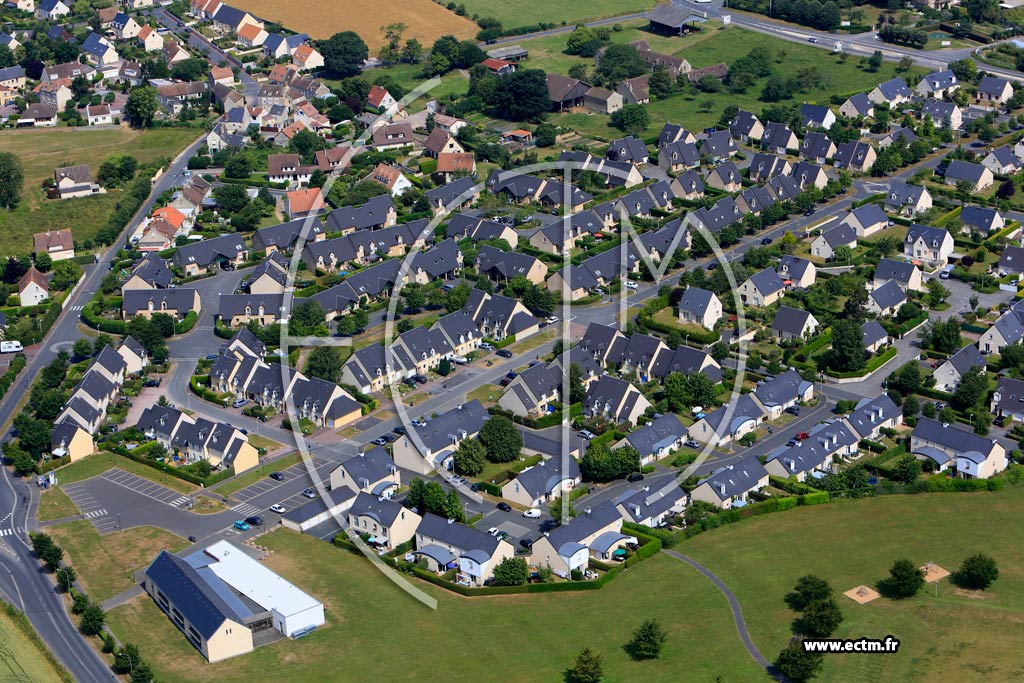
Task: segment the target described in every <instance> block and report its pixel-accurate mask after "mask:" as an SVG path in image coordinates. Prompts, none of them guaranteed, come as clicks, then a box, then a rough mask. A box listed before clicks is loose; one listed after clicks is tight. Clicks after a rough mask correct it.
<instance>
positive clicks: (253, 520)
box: [245, 515, 263, 526]
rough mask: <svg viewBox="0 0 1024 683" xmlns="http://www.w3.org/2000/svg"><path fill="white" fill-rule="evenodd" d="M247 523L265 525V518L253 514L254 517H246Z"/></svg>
mask: <svg viewBox="0 0 1024 683" xmlns="http://www.w3.org/2000/svg"><path fill="white" fill-rule="evenodd" d="M245 523H246V524H248V525H249V526H263V518H262V517H260V516H259V515H253V516H252V517H246V518H245Z"/></svg>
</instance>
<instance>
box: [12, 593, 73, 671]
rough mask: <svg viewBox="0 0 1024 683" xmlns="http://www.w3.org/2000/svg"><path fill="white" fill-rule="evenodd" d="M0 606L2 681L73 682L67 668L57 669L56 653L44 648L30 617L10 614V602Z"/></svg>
mask: <svg viewBox="0 0 1024 683" xmlns="http://www.w3.org/2000/svg"><path fill="white" fill-rule="evenodd" d="M3 607H4V608H3V609H0V643H2V646H0V680H4V681H19V682H21V681H24V682H25V683H60V682H61V681H71V680H72V678H71V676H70V674H68V673H67V671H65V670H63V669H61V670H60V671H59V670H58V668H57V667H58V666H60V665H59V664H56V662H55V660H54V659H53V655H52V654H50V653H48V652H44V651H43V650H42V648H43V647H45V646H44V645H43V643H42V641H40V640H39V639H38V636H37V635H36V634H35V631H34V630H32V626H31V625H30V624H28V623H27V622H28V620H27V619H25V618H24V617H23V616H21V615H20V614H15V615H12V614H9V613H8V609H10V608H8V607H7V605H4V606H3ZM62 674H63V675H62Z"/></svg>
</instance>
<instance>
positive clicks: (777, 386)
mask: <svg viewBox="0 0 1024 683" xmlns="http://www.w3.org/2000/svg"><path fill="white" fill-rule="evenodd" d="M810 386H811V383H810V382H808V381H807V380H805V379H804V378H803V377H801V376H800V373H799V372H797V371H796V370H787V371H786V372H784V373H782V374H781V375H779V376H778V377H776V378H774V379H768V380H765V381H764V382H761V383H760V384H758V385H757V387H756V388H755V389H754V396H756V397H757V400H758V401H760V402H761V403H762V404H763V405H765V406H773V405H783V404H785V403H790V402H792V401H795V400H797V399H798V398H799V397H800V396H801V395H802V394H803V393H804V392H805V391H806V390H807V388H808V387H810Z"/></svg>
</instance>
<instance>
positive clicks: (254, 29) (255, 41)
mask: <svg viewBox="0 0 1024 683" xmlns="http://www.w3.org/2000/svg"><path fill="white" fill-rule="evenodd" d="M235 37H236V39H237V41H238V42H239V43H240V44H241V45H242V46H243V47H260V46H262V45H263V43H265V42H267V38H269V37H270V34H269V33H267V31H266V29H264V28H263V27H262V26H259V25H258V24H245V25H243V26H242V27H241V28H240V29H238V31H237V33H236V35H235Z"/></svg>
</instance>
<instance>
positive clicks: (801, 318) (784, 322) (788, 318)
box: [772, 306, 812, 336]
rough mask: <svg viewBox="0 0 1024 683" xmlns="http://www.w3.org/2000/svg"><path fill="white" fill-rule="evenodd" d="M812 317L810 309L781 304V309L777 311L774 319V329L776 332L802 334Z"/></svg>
mask: <svg viewBox="0 0 1024 683" xmlns="http://www.w3.org/2000/svg"><path fill="white" fill-rule="evenodd" d="M811 317H812V316H811V314H810V312H809V311H804V310H802V309H799V308H792V307H790V306H779V310H778V311H776V312H775V319H774V320H772V329H773V330H775V331H776V332H785V333H786V334H791V335H793V336H800V335H801V334H803V332H804V327H805V326H806V325H807V321H808V320H810V319H811Z"/></svg>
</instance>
